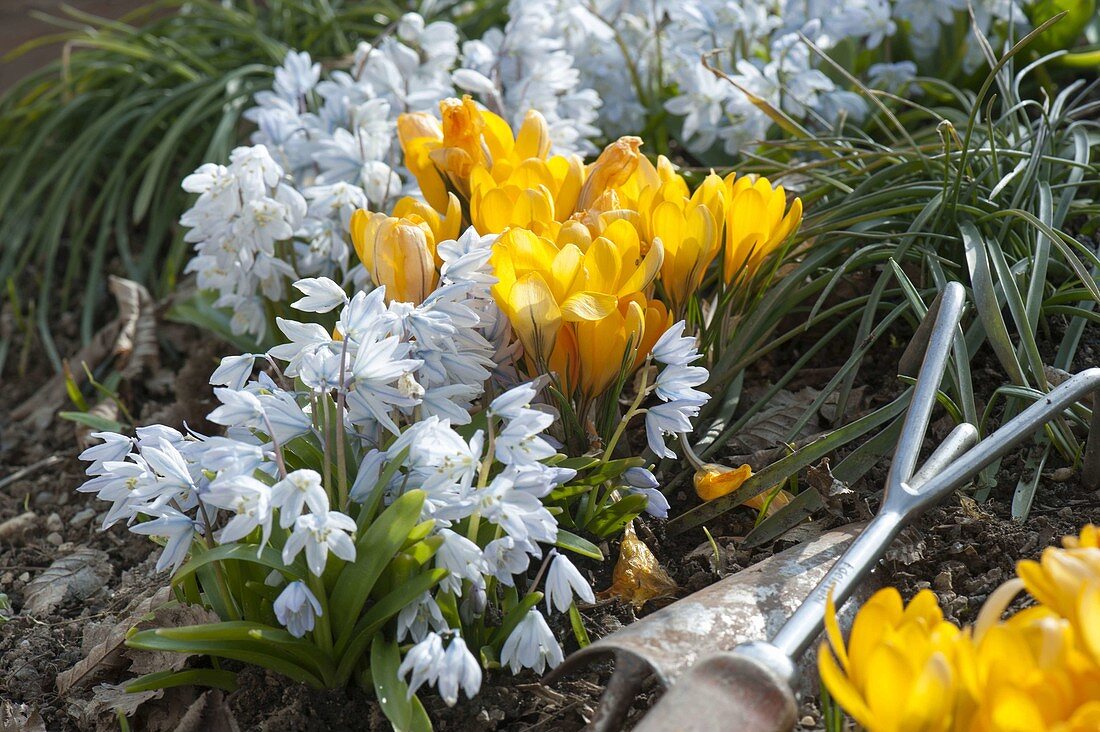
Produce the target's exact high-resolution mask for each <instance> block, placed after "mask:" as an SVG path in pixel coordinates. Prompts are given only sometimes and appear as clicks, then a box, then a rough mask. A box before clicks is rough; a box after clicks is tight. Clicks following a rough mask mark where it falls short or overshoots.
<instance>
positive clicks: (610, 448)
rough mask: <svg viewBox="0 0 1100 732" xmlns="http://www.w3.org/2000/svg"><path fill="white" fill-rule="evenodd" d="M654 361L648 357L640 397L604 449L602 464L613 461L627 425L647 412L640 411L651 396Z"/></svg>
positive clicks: (631, 406) (627, 412)
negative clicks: (650, 374) (650, 385)
mask: <svg viewBox="0 0 1100 732" xmlns="http://www.w3.org/2000/svg"><path fill="white" fill-rule="evenodd" d="M652 361H653V357H652V356H646V359H645V364H644V365H643V366H642V383H641V385H640V386H639V387H638V395H637V396H636V397H634V401H633V402H632V403H631V404H630V409H628V410H627V411H626V414H624V415H623V418H622V419H621V420H620V421H619V426H618V427H616V428H615V433H614V434H613V435H611V439H610V440H609V441H608V443H607V447H606V448H604V451H603V460H601V461H600V462H603V463H606V462H608V461H609V460H611V456H612V455H613V454H614V452H615V446H616V445H618V444H619V439H620V438H622V436H623V432H625V431H626V425H627V424H628V423H629V422H630V420H632V419H633V418H634V417H635V415H638V414H642V413H644V412H645V410H644V409H640V407H641V406H642V402H643V401H644V400H645V398H646V396H647V395H648V394H649V365H650V363H652Z"/></svg>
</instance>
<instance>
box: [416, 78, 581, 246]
mask: <svg viewBox="0 0 1100 732" xmlns="http://www.w3.org/2000/svg"><path fill="white" fill-rule="evenodd" d="M439 109H440V114H441V116H442V120H443V121H442V123H440V122H437V121H436V120H435V118H434V117H432V116H431V115H430V114H427V113H424V112H416V113H410V114H403V115H401V116H400V117H399V118H398V139H399V141H400V142H401V149H402V151H403V152H404V154H405V161H406V167H408V168H409V170H410V171H411V172H412V174H413V175H414V176H415V177H416V179H417V181H418V182H419V183H420V187H421V190H422V191H423V192H424V197H425V199H426V200H427V201H428V203H429V204H430V205H431V206H432V207H434V208H435V209H437V210H440V211H442V210H443V209H444V206H445V205H446V198H445V193H446V191H448V190H450V191H452V192H454V193H457V194H458V195H459V196H460V197H461V198H462V199H463V200H467V201H470V203H471V208H472V211H471V218H472V219H473V221H472V222H471V223H473V224H474V225H475V226H476V227H477V228H478V230H479V231H481V233H483V234H495V233H500V232H501V231H503V230H504V228H505V227H506V226H509V225H515V222H513V221H511V220H510V219H509V220H508V221H507V223H504V224H503V225H502V224H500V221H501V216H502V215H507V213H506V212H505V205H502V204H514V203H516V201H517V200H519V199H520V198H522V196H521V195H520V192H522V191H523V190H526V189H531V190H535V191H537V190H538V187H539V185H544V186H545V187H546V188H547V190H549V191H550V198H552V199H553V200H554V202H555V205H556V208H557V209H558V210H560V211H561V212H562V219H564V218H566V217H567V216H568V214H569V213H571V212H572V210H573V206H574V204H575V202H576V197H577V194H578V193H579V191H580V185H581V178H582V177H583V164H582V163H581V161H580V158H577V157H576V156H572V157H563V156H555V157H552V158H551V157H549V155H550V131H549V127H548V126H547V124H546V119H545V118H544V117H543V116H542V115H541V114H540V113H539V112H537V111H535V110H530V111H528V112H527V115H526V116H525V117H524V120H523V124H522V125H521V126H520V128H519V130H518V132H517V133H516V135H515V136H514V137H513V135H512V129H511V128H510V127H509V126H508V123H507V122H506V121H504V119H502V118H501V117H499V116H498V115H495V114H493V113H492V112H489V111H488V110H485V109H482V108H481V107H479V106H478V105H477V103H475V102H474V101H473V99H471V98H470V97H469V96H465V97H463V98H462V99H454V98H451V99H444V100H443V101H441V102H440V103H439ZM475 176H476V177H477V179H476V180H475ZM475 187H476V189H477V190H476V192H475V191H474V190H473V189H474V188H475ZM498 188H499V189H505V190H502V191H501V192H500V193H499V194H498V195H496V196H494V197H493V198H492V199H491V200H490V201H488V202H487V204H486V205H488V206H489V207H490V209H491V210H490V211H489V212H488V213H486V214H484V216H485V217H486V218H488V219H491V220H492V221H493V222H494V223H493V225H491V226H490V225H487V224H486V222H485V221H481V223H480V224H479V223H478V221H479V220H480V219H481V214H480V209H481V207H482V205H483V204H485V202H484V200H483V199H484V198H485V196H486V195H488V194H489V192H490V191H493V190H496V189H498ZM513 189H518V190H513ZM502 196H504V197H503V198H502ZM551 220H553V219H552V216H551Z"/></svg>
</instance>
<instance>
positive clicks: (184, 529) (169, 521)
mask: <svg viewBox="0 0 1100 732" xmlns="http://www.w3.org/2000/svg"><path fill="white" fill-rule="evenodd" d="M130 531H132V532H134V533H135V534H145V535H146V536H160V537H164V538H165V539H167V540H168V542H167V543H166V544H165V546H164V551H163V552H161V554H160V558H159V559H157V571H158V572H160V571H161V570H163V569H165V568H166V567H171V568H172V572H175V571H176V570H177V569H179V568H180V565H181V564H183V561H184V560H185V559H187V554H188V552H190V551H191V539H192V538H193V537H194V535H195V522H194V521H193V520H192V519H191V518H190V517H188V516H186V515H184V514H182V513H180V512H179V511H177V510H176V509H174V508H171V507H170V506H165V507H163V508H161V509H160V512H159V514H158V515H157V517H156V518H154V519H153V520H152V521H145V522H144V523H140V524H134V525H133V526H131V527H130Z"/></svg>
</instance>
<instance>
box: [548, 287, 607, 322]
mask: <svg viewBox="0 0 1100 732" xmlns="http://www.w3.org/2000/svg"><path fill="white" fill-rule="evenodd" d="M618 303H619V301H618V299H617V298H616V297H615V296H614V295H608V294H606V293H602V292H588V291H582V292H575V293H573V294H572V295H570V296H569V297H567V298H566V299H565V302H563V303H562V304H561V314H562V319H563V320H565V321H566V322H576V321H580V320H601V319H603V318H606V317H607V316H608V315H610V314H611V312H612V311H614V310H615V307H616V305H618Z"/></svg>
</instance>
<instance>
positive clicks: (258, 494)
mask: <svg viewBox="0 0 1100 732" xmlns="http://www.w3.org/2000/svg"><path fill="white" fill-rule="evenodd" d="M203 501H204V502H206V503H207V504H209V505H211V506H216V507H218V508H223V509H225V510H227V511H229V512H230V513H231V514H232V518H230V519H229V522H228V523H227V524H226V525H225V527H224V528H222V530H221V531H220V532H219V534H218V537H217V538H218V543H219V544H229V543H232V542H234V541H238V540H240V539H243V538H244V537H246V536H248V535H249V534H251V533H252V531H253V529H256V528H257V527H259V528H260V529H261V538H260V547H261V548H263V547H264V546H266V545H267V540H268V537H269V536H270V535H271V488H270V487H268V486H267V485H266V484H264V483H261V482H260V481H258V480H256V479H255V478H252V477H250V476H247V475H238V476H236V477H233V478H230V479H229V480H219V481H215V482H214V483H212V484H211V485H210V488H209V490H207V491H206V493H205V494H204V495H203Z"/></svg>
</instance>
